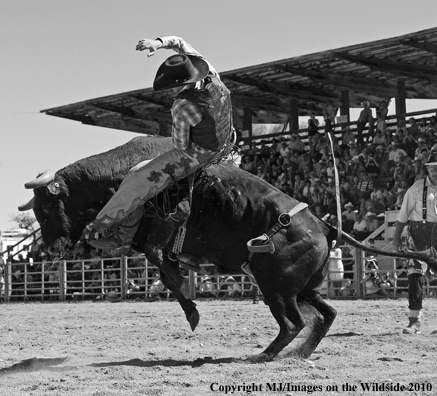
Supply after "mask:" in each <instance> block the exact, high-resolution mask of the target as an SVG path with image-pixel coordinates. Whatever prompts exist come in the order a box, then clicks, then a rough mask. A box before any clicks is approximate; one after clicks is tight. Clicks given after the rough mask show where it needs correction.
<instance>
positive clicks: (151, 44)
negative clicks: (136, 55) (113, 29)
mask: <svg viewBox="0 0 437 396" xmlns="http://www.w3.org/2000/svg"><path fill="white" fill-rule="evenodd" d="M161 47H162V42H161V41H160V40H151V39H141V40H140V41H139V42H138V44H137V46H136V48H135V49H136V50H137V51H144V50H147V49H148V50H149V53H148V54H147V56H152V55H154V53H155V51H156V50H157V49H159V48H161Z"/></svg>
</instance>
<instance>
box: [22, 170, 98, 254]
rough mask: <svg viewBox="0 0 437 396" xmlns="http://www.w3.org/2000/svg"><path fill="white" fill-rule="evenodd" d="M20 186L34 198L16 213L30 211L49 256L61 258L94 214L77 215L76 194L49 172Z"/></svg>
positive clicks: (60, 179)
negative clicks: (30, 192)
mask: <svg viewBox="0 0 437 396" xmlns="http://www.w3.org/2000/svg"><path fill="white" fill-rule="evenodd" d="M24 186H25V188H27V189H33V191H34V194H35V195H34V197H33V198H32V199H31V200H30V201H29V202H27V203H26V204H25V205H21V206H20V207H19V210H30V209H33V211H34V213H35V216H36V219H37V220H38V222H39V224H40V226H41V234H42V237H43V240H44V243H45V245H46V248H47V249H48V251H49V253H52V254H55V253H58V254H60V255H62V256H63V255H64V254H65V252H66V250H67V249H69V248H71V247H72V246H73V244H74V243H75V242H77V241H78V240H79V238H80V236H81V234H82V230H83V229H84V227H85V225H86V223H87V221H89V220H91V219H92V218H94V216H95V214H96V211H91V212H92V213H89V211H83V210H82V211H81V210H80V208H79V205H80V199H81V197H80V196H78V195H79V194H77V193H74V189H72V188H70V187H69V186H67V184H66V183H65V181H64V178H63V177H61V176H60V175H58V174H57V173H56V174H55V173H54V172H53V171H50V170H48V171H45V172H43V173H41V174H40V175H38V177H37V178H36V179H35V180H32V181H30V182H28V183H25V185H24ZM75 201H79V202H75ZM87 209H88V208H87ZM70 213H71V214H72V215H70Z"/></svg>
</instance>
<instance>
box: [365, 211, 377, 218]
mask: <svg viewBox="0 0 437 396" xmlns="http://www.w3.org/2000/svg"><path fill="white" fill-rule="evenodd" d="M371 216H376V213H372V212H367V213H366V216H365V217H371Z"/></svg>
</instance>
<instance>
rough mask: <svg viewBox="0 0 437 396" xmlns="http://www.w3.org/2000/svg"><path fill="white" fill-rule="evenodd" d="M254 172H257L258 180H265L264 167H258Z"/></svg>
mask: <svg viewBox="0 0 437 396" xmlns="http://www.w3.org/2000/svg"><path fill="white" fill-rule="evenodd" d="M256 170H257V173H256V175H257V176H258V177H259V178H260V179H263V180H266V167H265V166H261V165H259V166H258V167H257V168H256Z"/></svg>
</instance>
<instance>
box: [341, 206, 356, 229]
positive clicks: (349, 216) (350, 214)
mask: <svg viewBox="0 0 437 396" xmlns="http://www.w3.org/2000/svg"><path fill="white" fill-rule="evenodd" d="M344 208H345V209H346V210H345V211H343V212H342V214H341V216H342V218H343V217H344V218H345V219H346V220H347V221H348V222H349V223H350V224H351V225H352V226H353V223H355V220H356V219H357V217H356V212H355V211H354V205H353V204H352V202H348V203H347V204H346V205H344Z"/></svg>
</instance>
